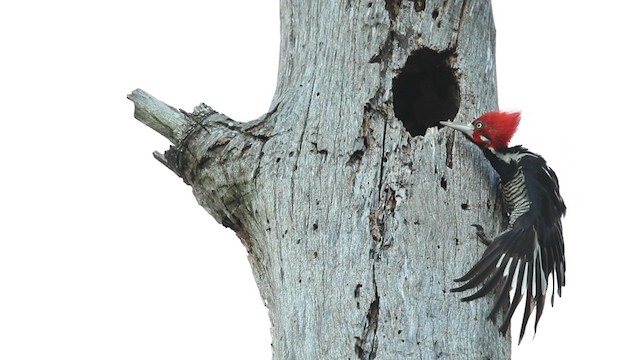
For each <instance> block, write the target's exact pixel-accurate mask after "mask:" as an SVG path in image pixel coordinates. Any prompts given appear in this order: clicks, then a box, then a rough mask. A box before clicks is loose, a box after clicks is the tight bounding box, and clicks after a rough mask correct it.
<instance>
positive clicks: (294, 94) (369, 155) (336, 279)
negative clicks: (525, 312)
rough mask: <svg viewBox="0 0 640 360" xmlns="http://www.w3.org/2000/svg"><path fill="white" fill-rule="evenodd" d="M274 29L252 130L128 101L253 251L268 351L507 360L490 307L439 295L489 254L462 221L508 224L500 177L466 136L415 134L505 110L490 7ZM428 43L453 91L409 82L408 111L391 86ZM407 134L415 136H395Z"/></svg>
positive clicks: (418, 10) (460, 5)
mask: <svg viewBox="0 0 640 360" xmlns="http://www.w3.org/2000/svg"><path fill="white" fill-rule="evenodd" d="M281 21H282V24H281V53H280V68H279V75H278V85H277V89H276V92H275V95H274V98H273V103H272V107H271V109H270V110H269V112H268V113H267V114H265V115H264V116H263V117H262V118H260V119H258V120H255V121H252V122H248V123H239V122H236V121H233V120H231V119H229V118H228V117H226V116H225V115H223V114H219V113H216V112H215V111H213V110H212V109H211V108H209V107H208V106H206V105H201V106H198V107H197V108H196V109H195V111H194V113H192V114H187V113H183V112H179V111H177V110H175V109H173V108H171V107H168V106H167V105H165V104H163V103H161V102H160V101H158V100H156V99H154V98H153V97H151V96H149V95H148V94H146V93H144V92H143V91H141V90H136V91H134V92H133V93H132V94H131V95H130V96H129V98H130V99H131V100H132V101H133V102H134V103H135V106H136V112H135V116H136V118H137V119H139V120H140V121H142V122H144V123H145V124H147V125H149V126H150V127H152V128H154V129H155V130H156V131H158V132H160V133H162V134H163V135H164V136H165V137H167V138H168V139H169V140H171V142H172V143H173V144H174V145H175V146H174V147H172V148H171V149H170V150H168V151H167V152H165V153H164V154H156V157H157V158H158V159H159V160H161V161H162V162H163V163H165V164H166V165H167V166H168V167H169V168H171V169H172V170H173V171H175V172H176V173H177V174H178V175H179V176H181V177H182V178H183V179H184V181H185V182H186V183H187V184H189V185H191V187H192V188H193V192H194V195H195V196H196V198H197V200H198V202H199V203H200V205H202V206H203V207H204V208H205V209H206V210H207V211H208V212H209V213H210V214H211V215H212V216H213V217H214V218H215V219H216V220H217V221H218V222H220V223H221V224H223V225H224V226H227V227H230V228H232V229H233V230H235V232H236V234H237V235H238V237H239V238H240V240H241V241H242V243H243V244H244V245H245V247H246V248H247V252H248V257H249V261H250V263H251V266H252V268H253V272H254V276H255V280H256V283H257V285H258V287H259V289H260V292H261V294H262V296H263V297H264V299H265V303H266V305H267V307H268V309H269V315H270V318H271V322H272V325H273V326H272V329H271V333H272V337H273V354H274V358H275V359H373V358H378V359H436V358H449V359H465V358H468V359H487V358H489V359H504V358H508V357H509V353H510V341H509V339H508V338H506V339H505V338H502V337H501V336H500V335H499V333H498V331H497V329H496V327H495V325H493V324H492V323H491V322H489V321H487V320H485V317H486V315H487V314H488V313H489V311H490V308H491V299H482V300H479V301H476V302H472V303H461V302H460V295H458V294H454V293H450V292H449V291H448V290H449V289H450V288H451V287H453V286H454V282H453V279H454V278H456V277H459V276H460V275H462V274H463V273H464V272H465V271H466V270H468V268H469V267H470V266H471V265H472V264H473V263H474V262H475V261H476V260H477V259H478V258H479V256H480V255H481V253H482V251H483V250H484V247H483V245H482V244H480V243H479V242H478V241H477V239H476V237H475V235H474V229H473V228H472V227H471V224H473V223H480V224H483V225H485V228H486V229H487V231H488V233H491V232H494V231H496V229H497V227H498V225H499V223H500V219H501V218H502V215H501V209H500V207H499V206H498V205H497V201H496V199H497V198H496V193H495V191H494V188H493V186H492V185H491V184H493V183H495V176H494V175H493V173H492V171H491V170H490V168H489V166H488V165H487V164H486V163H485V162H484V160H483V158H482V156H481V154H480V152H479V151H478V150H477V149H475V148H474V147H473V146H472V145H471V144H469V143H468V142H467V141H465V140H464V139H462V140H461V138H459V137H456V136H457V135H455V134H454V133H453V132H451V131H449V130H443V129H438V128H437V127H429V128H428V129H426V133H425V130H424V128H426V127H427V126H429V125H432V124H431V123H425V124H421V123H420V121H422V120H421V119H422V118H426V117H428V116H427V115H429V114H431V115H432V117H438V116H441V115H434V114H433V113H432V111H444V113H451V109H453V113H452V117H453V115H455V113H456V110H457V118H459V119H465V120H469V119H471V118H473V117H474V116H477V115H479V114H480V113H482V112H484V111H487V110H490V109H495V108H496V107H497V101H496V97H497V95H496V79H495V70H494V58H493V55H494V28H493V19H492V15H491V5H490V2H489V1H488V0H486V1H468V0H449V1H447V0H442V1H432V2H429V3H427V4H426V3H425V2H424V1H401V0H387V1H381V0H380V1H357V0H352V1H319V0H317V1H293V0H281ZM425 48H427V49H431V50H433V53H434V54H438V56H442V57H443V58H444V59H445V60H446V62H447V64H448V66H450V67H451V68H452V69H453V73H454V74H455V82H457V87H459V97H457V95H456V96H454V97H453V98H452V97H451V96H449V95H451V92H450V91H449V90H451V88H448V87H444V88H443V87H442V86H439V87H438V88H436V89H435V90H434V89H431V88H430V86H431V83H430V82H433V81H435V80H433V79H434V78H433V77H429V76H427V77H426V80H425V81H424V82H423V83H421V84H418V87H417V88H410V89H413V90H415V91H419V93H420V94H425V95H424V99H418V100H417V101H416V100H415V99H414V100H404V104H405V105H402V104H403V100H402V99H400V94H401V93H402V96H405V95H406V96H409V95H411V94H410V93H413V92H414V91H413V90H412V91H406V90H403V91H401V89H400V85H399V83H400V82H399V81H398V84H396V85H397V86H396V88H394V78H398V77H399V74H400V73H401V72H403V71H406V74H409V75H408V76H407V77H406V79H407V81H409V82H410V81H413V80H412V79H413V78H414V74H415V71H418V73H420V74H422V75H424V73H425V72H429V71H430V70H429V69H422V70H420V69H418V70H415V69H407V68H408V67H412V66H413V65H412V66H407V65H406V63H407V59H408V57H409V55H410V54H412V53H413V52H414V51H417V50H420V49H425ZM429 54H431V53H429ZM420 61H422V63H427V62H428V61H426V60H424V59H423V58H418V65H420V64H421V63H420ZM418 68H420V66H418ZM434 69H435V70H433V71H434V74H436V75H435V76H436V77H437V76H439V75H438V74H439V73H440V72H441V71H443V69H441V68H439V67H438V66H435V67H434ZM422 75H420V76H422ZM420 76H418V75H416V76H415V78H418V77H420ZM430 76H433V75H430ZM423 79H425V78H423ZM416 89H417V90H416ZM433 92H435V95H433V94H431V95H428V94H430V93H433ZM440 92H444V93H445V94H444V95H443V96H444V97H445V100H442V101H440V100H438V99H439V97H438V96H440V95H442V94H440ZM454 92H455V91H454ZM434 96H435V97H434ZM444 102H447V104H449V105H450V104H453V105H454V106H455V107H454V108H451V106H449V105H447V106H445V108H446V109H444V110H443V109H442V106H444V105H442V104H441V103H443V104H444ZM425 103H428V104H426V105H425ZM394 104H395V107H394ZM406 104H410V105H411V106H408V107H407V106H406ZM458 104H459V109H458ZM401 107H404V108H405V110H406V108H411V109H413V110H411V111H413V112H414V115H415V116H414V117H413V118H412V117H411V116H409V119H411V118H412V119H413V121H414V123H411V121H410V120H407V121H405V123H404V124H403V123H402V122H401V121H400V120H398V117H400V116H399V115H398V116H396V115H397V114H398V111H400V108H401ZM394 109H395V113H394ZM394 114H396V115H394ZM405 117H406V116H405ZM416 122H417V125H416ZM431 122H433V121H431ZM416 126H418V128H420V127H421V126H422V128H421V129H419V130H415V129H414V130H413V131H412V132H415V131H420V132H421V133H422V134H424V135H419V136H411V134H409V133H408V132H407V130H405V128H410V127H412V128H415V127H416Z"/></svg>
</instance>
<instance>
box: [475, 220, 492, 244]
mask: <svg viewBox="0 0 640 360" xmlns="http://www.w3.org/2000/svg"><path fill="white" fill-rule="evenodd" d="M471 226H473V227H475V228H476V235H477V236H478V239H479V240H480V242H481V243H483V244H485V245H487V246H489V245H490V244H491V240H489V238H488V237H487V234H485V233H484V228H483V227H482V226H481V225H478V224H471Z"/></svg>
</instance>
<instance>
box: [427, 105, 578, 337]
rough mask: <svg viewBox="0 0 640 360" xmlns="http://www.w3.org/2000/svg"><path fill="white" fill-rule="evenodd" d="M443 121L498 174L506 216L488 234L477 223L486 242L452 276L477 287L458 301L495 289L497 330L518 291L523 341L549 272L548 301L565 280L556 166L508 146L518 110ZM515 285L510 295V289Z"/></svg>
mask: <svg viewBox="0 0 640 360" xmlns="http://www.w3.org/2000/svg"><path fill="white" fill-rule="evenodd" d="M440 123H441V124H442V125H444V126H447V127H450V128H452V129H454V130H458V131H460V132H462V133H463V134H464V135H465V136H466V137H467V138H468V139H469V140H471V141H472V142H473V143H474V144H476V145H477V146H478V147H479V148H480V149H481V150H482V152H483V154H484V156H485V157H486V158H487V160H489V162H490V163H491V166H492V167H493V168H494V169H495V171H496V172H497V173H498V175H499V176H500V187H501V191H502V195H503V199H504V203H505V205H506V208H507V212H508V216H509V225H508V226H507V229H506V230H504V231H502V232H500V233H499V234H498V235H496V236H495V237H494V238H493V239H492V240H489V239H487V237H486V235H485V234H484V230H483V228H482V227H481V226H480V225H474V226H475V227H476V228H477V230H478V231H477V234H478V237H479V238H480V239H481V240H482V241H483V242H484V243H486V244H488V246H487V248H486V250H485V252H484V254H483V255H482V257H481V258H480V260H479V261H478V262H477V263H476V264H475V265H474V266H473V267H472V268H471V269H470V270H469V271H468V272H467V273H466V274H465V275H464V276H462V277H461V278H459V279H456V280H455V281H457V282H464V284H463V285H462V286H460V287H457V288H454V289H451V291H452V292H461V291H466V290H469V289H473V288H476V287H478V286H480V285H482V286H481V287H480V289H479V290H478V291H476V292H475V293H473V294H472V295H469V296H467V297H464V298H463V299H462V301H471V300H474V299H478V298H480V297H483V296H485V295H487V294H488V293H490V292H491V291H492V290H497V300H496V302H495V303H494V306H493V309H492V310H491V312H490V314H489V316H488V317H487V318H488V319H491V320H492V321H493V322H494V323H495V320H496V315H497V313H498V311H499V310H500V309H502V308H505V307H506V308H507V312H506V315H505V318H504V320H503V322H502V325H501V326H500V328H499V330H500V332H501V333H502V335H505V334H506V331H507V329H508V328H509V324H510V323H511V317H512V316H513V313H514V311H515V309H516V308H517V307H518V305H519V304H520V302H521V301H522V299H523V297H524V299H525V302H524V307H525V308H524V317H523V320H522V326H521V328H520V339H519V341H518V343H520V342H521V341H522V337H523V336H524V331H525V328H526V326H527V322H528V321H529V317H530V316H531V314H532V313H533V310H534V308H535V309H536V320H535V324H534V332H535V331H536V329H537V327H538V321H539V320H540V316H541V315H542V310H543V308H544V301H545V295H546V293H547V285H548V284H547V281H548V278H549V276H551V279H552V282H553V288H552V292H551V305H552V306H553V300H554V295H555V291H556V286H557V288H558V296H562V287H563V286H564V285H565V257H564V240H563V236H562V222H561V218H562V217H563V216H564V214H565V212H566V206H565V204H564V200H562V197H561V196H560V187H559V185H558V178H557V177H556V174H555V172H554V171H553V170H552V169H551V168H550V167H548V166H547V163H546V161H545V160H544V159H543V158H542V157H541V156H540V155H538V154H535V153H533V152H531V151H529V150H527V149H526V148H524V147H522V146H513V147H508V145H509V141H511V138H512V137H513V134H514V133H515V131H516V129H517V127H518V124H519V123H520V113H519V112H503V111H492V112H489V113H486V114H484V115H482V116H480V117H479V118H477V119H476V120H474V121H473V122H471V123H470V124H459V123H453V122H451V121H441V122H440ZM511 290H514V292H513V295H510V291H511Z"/></svg>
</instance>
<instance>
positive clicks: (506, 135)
mask: <svg viewBox="0 0 640 360" xmlns="http://www.w3.org/2000/svg"><path fill="white" fill-rule="evenodd" d="M519 123H520V112H519V111H515V112H505V111H492V112H488V113H486V114H484V115H482V116H480V117H479V118H477V119H475V120H474V121H473V122H472V123H471V125H472V126H473V134H472V135H471V140H473V142H475V143H476V144H478V145H480V146H484V147H488V148H493V149H505V148H507V147H508V146H509V141H511V138H512V137H513V134H515V132H516V129H518V124H519Z"/></svg>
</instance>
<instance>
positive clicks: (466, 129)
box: [440, 121, 474, 137]
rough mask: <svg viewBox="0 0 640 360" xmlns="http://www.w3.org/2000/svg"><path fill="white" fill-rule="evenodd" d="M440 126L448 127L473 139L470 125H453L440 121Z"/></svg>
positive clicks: (452, 123)
mask: <svg viewBox="0 0 640 360" xmlns="http://www.w3.org/2000/svg"><path fill="white" fill-rule="evenodd" d="M440 124H442V125H444V126H448V127H450V128H452V129H454V130H458V131H461V132H462V133H463V134H465V135H467V136H468V137H473V130H474V127H473V125H472V124H458V123H454V122H453V121H440Z"/></svg>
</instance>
